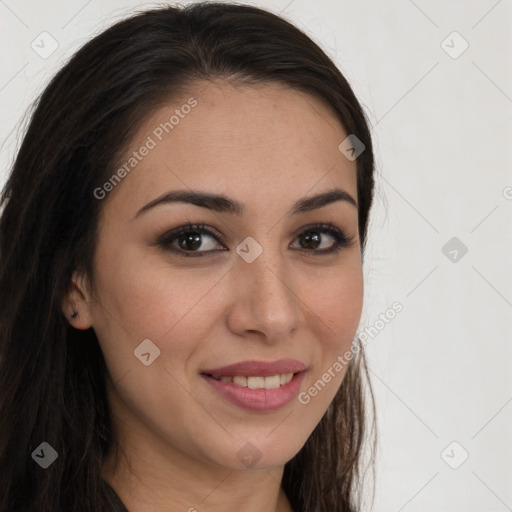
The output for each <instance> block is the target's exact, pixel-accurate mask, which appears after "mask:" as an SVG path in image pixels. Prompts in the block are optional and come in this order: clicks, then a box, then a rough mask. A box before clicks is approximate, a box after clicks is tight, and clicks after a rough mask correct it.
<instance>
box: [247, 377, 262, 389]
mask: <svg viewBox="0 0 512 512" xmlns="http://www.w3.org/2000/svg"><path fill="white" fill-rule="evenodd" d="M247 387H248V388H249V389H262V388H264V387H265V377H247Z"/></svg>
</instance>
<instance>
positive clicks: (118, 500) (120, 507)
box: [105, 482, 128, 512]
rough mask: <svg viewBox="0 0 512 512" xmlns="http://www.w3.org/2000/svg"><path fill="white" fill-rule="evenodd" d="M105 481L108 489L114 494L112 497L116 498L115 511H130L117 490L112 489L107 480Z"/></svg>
mask: <svg viewBox="0 0 512 512" xmlns="http://www.w3.org/2000/svg"><path fill="white" fill-rule="evenodd" d="M105 483H106V484H107V489H108V490H109V491H110V493H111V494H112V497H113V498H114V500H115V502H116V506H115V509H114V511H115V512H128V509H127V508H126V507H125V506H124V503H123V502H122V501H121V498H119V496H118V495H117V493H116V491H114V489H112V487H111V486H110V485H109V484H108V483H107V482H105Z"/></svg>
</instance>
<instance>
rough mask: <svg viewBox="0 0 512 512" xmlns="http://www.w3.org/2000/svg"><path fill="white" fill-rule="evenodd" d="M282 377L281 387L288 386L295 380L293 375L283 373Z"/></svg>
mask: <svg viewBox="0 0 512 512" xmlns="http://www.w3.org/2000/svg"><path fill="white" fill-rule="evenodd" d="M280 377H281V386H282V385H284V384H288V382H290V381H291V380H292V379H293V373H283V374H282V375H280Z"/></svg>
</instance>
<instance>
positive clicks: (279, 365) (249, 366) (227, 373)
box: [201, 359, 306, 377]
mask: <svg viewBox="0 0 512 512" xmlns="http://www.w3.org/2000/svg"><path fill="white" fill-rule="evenodd" d="M305 369H306V365H305V364H304V363H302V362H301V361H297V360H296V359H278V360H276V361H256V360H252V361H241V362H239V363H234V364H230V365H229V366H223V367H222V368H215V369H212V370H204V371H202V372H201V373H202V374H205V375H211V376H212V377H236V376H240V375H245V376H261V377H270V376H271V375H278V374H283V373H298V372H301V371H302V370H305Z"/></svg>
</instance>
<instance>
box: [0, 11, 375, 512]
mask: <svg viewBox="0 0 512 512" xmlns="http://www.w3.org/2000/svg"><path fill="white" fill-rule="evenodd" d="M213 78H226V79H229V80H233V81H235V82H242V83H263V82H276V83H281V84H285V85H287V86H289V87H293V88H296V89H298V90H301V91H303V92H307V93H309V94H311V95H313V96H315V97H316V98H319V99H321V100H323V101H325V102H326V104H327V105H329V106H330V108H331V109H332V111H333V112H335V114H336V115H337V116H338V118H339V119H340V121H341V123H342V125H343V126H344V128H345V130H346V131H347V133H349V134H354V135H355V136H357V138H358V139H359V140H361V141H362V143H363V144H364V145H365V150H364V152H363V153H362V154H361V155H360V156H359V157H358V158H357V196H358V204H359V213H358V215H359V217H358V222H359V232H360V240H361V248H362V254H363V255H364V247H365V240H366V232H367V225H368V215H369V212H370V207H371V204H372V199H373V192H374V176H373V173H374V161H373V151H372V140H371V135H370V132H369V128H368V124H367V120H366V117H365V114H364V112H363V109H362V108H361V105H360V104H359V102H358V101H357V99H356V97H355V95H354V93H353V91H352V89H351V88H350V86H349V84H348V83H347V81H346V79H345V78H344V76H343V75H342V74H341V72H340V71H339V70H338V69H337V67H336V66H335V65H334V63H333V62H332V60H331V59H330V58H329V57H328V56H327V55H326V54H325V53H324V52H323V51H322V50H321V49H320V48H319V47H318V46H317V45H316V44H315V43H314V42H313V41H312V40H311V39H310V38H309V37H308V36H306V35H305V34H304V33H303V32H302V31H300V30H299V29H298V28H296V27H295V26H293V25H292V24H290V23H289V22H287V21H285V20H284V19H283V18H281V17H279V16H277V15H275V14H272V13H270V12H268V11H265V10H262V9H258V8H255V7H250V6H242V5H236V4H229V3H198V4H193V5H189V6H186V7H183V8H182V7H165V8H158V9H154V10H149V11H145V12H141V13H137V14H135V15H133V16H131V17H130V18H127V19H125V20H123V21H121V22H118V23H116V24H115V25H113V26H112V27H110V28H109V29H108V30H106V31H104V32H103V33H101V34H100V35H98V36H96V37H95V38H93V39H92V40H91V41H90V42H88V43H87V44H85V45H84V46H83V47H82V48H81V49H80V50H79V51H78V52H77V53H76V54H75V55H74V56H73V57H72V58H71V59H70V60H69V62H68V63H67V64H66V65H65V66H64V67H63V68H62V69H61V70H60V71H59V72H58V73H57V74H56V76H55V77H54V78H53V79H52V80H51V82H50V83H49V85H48V86H47V87H46V89H45V90H44V92H43V93H42V95H41V96H40V97H39V98H38V101H37V103H36V105H35V108H34V111H33V113H32V117H31V120H30V123H29V125H28V129H27V131H26V133H25V135H24V138H23V141H22V144H21V146H20V149H19V152H18V154H17V157H16V159H15V161H14V165H13V168H12V170H11V173H10V174H9V176H8V180H7V183H6V185H5V188H4V189H3V192H2V196H1V205H2V207H3V212H2V217H1V219H0V304H1V307H0V333H1V334H0V432H1V435H0V468H1V470H0V512H28V511H37V512H86V511H87V512H104V511H107V510H111V507H112V503H111V501H110V499H109V497H108V496H109V494H108V492H107V488H106V483H105V481H104V480H103V479H102V477H101V468H102V465H103V461H104V458H105V455H106V453H107V452H108V451H109V450H110V449H111V448H112V447H113V446H117V443H118V441H117V438H116V433H115V431H114V430H113V428H112V423H111V416H110V410H109V406H108V402H107V397H106V375H107V368H106V365H105V361H104V359H103V355H102V352H101V350H100V347H99V344H98V340H97V338H96V335H95V333H94V331H93V329H88V330H85V331H80V330H76V329H73V328H72V327H70V325H69V323H68V322H67V320H66V318H65V317H64V315H63V314H62V312H61V300H62V297H63V296H64V293H65V292H66V290H67V289H68V285H69V283H70V281H71V275H72V272H73V270H76V269H80V270H83V271H85V272H86V274H87V275H88V276H90V277H91V276H92V275H93V264H92V262H93V254H94V250H95V244H96V240H97V226H98V215H99V211H100V208H101V206H102V204H103V203H104V201H98V200H97V199H96V198H95V197H94V195H93V190H94V189H95V188H96V187H98V186H99V185H100V184H102V183H105V181H106V180H107V179H108V177H109V176H111V175H112V171H113V170H114V169H115V168H116V167H115V165H116V162H117V160H118V158H119V156H120V155H121V154H122V152H123V150H124V149H125V148H126V145H127V143H128V142H129V141H130V140H131V137H133V135H134V134H135V131H136V129H137V127H138V126H139V125H140V122H141V120H142V119H143V118H144V116H146V115H148V114H149V113H150V112H151V111H152V110H153V109H154V108H155V106H156V105H158V104H159V103H160V102H162V101H164V100H165V99H166V98H169V97H171V96H172V95H173V94H176V93H177V92H178V91H179V90H180V88H183V87H184V86H186V85H187V84H190V83H192V82H193V81H194V80H197V79H213ZM340 142H341V141H340ZM360 348H361V350H359V352H358V355H357V356H356V357H354V358H353V359H352V361H351V363H350V365H349V369H348V371H347V374H346V376H345V378H344V381H343V383H342V385H341V387H340V389H339V391H338V393H337V395H336V397H335V398H334V400H333V401H332V403H331V404H330V406H329V408H328V410H327V412H326V413H325V415H324V417H323V418H322V420H321V421H320V423H319V424H318V425H317V427H316V428H315V430H314V432H313V433H312V434H311V436H310V437H309V439H308V440H307V442H306V443H305V445H304V446H303V448H302V449H301V450H300V452H299V453H298V454H297V455H296V456H295V457H294V458H293V459H292V460H290V461H289V462H288V463H287V464H286V465H285V469H284V476H283V482H282V485H283V488H284V490H285V492H286V493H287V496H288V498H289V500H290V502H291V504H292V507H293V508H294V509H295V510H296V511H297V512H299V511H306V512H334V511H340V512H341V511H343V512H353V511H356V510H358V507H359V505H358V503H359V500H358V496H359V492H358V489H359V487H360V484H361V478H360V477H361V453H362V450H363V448H364V447H365V446H366V445H365V443H364V439H365V434H366V433H367V432H368V428H367V425H368V422H367V416H366V409H367V408H366V407H365V387H364V385H363V379H365V381H366V382H367V383H368V385H369V379H368V372H367V370H366V363H365V359H364V351H363V350H362V348H363V347H360ZM368 389H370V395H369V397H370V401H371V407H370V410H371V409H372V408H373V410H374V408H375V407H374V403H373V395H372V394H371V387H369V388H368ZM42 442H47V443H48V444H49V445H50V446H52V447H53V448H54V449H55V450H56V452H57V453H58V460H57V462H56V463H53V464H52V465H51V466H50V467H48V468H47V469H42V468H41V467H40V466H39V465H38V464H36V463H35V462H34V460H32V457H31V454H32V452H33V451H34V450H35V449H36V448H37V447H38V446H39V445H40V444H41V443H42ZM372 446H373V443H372Z"/></svg>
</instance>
